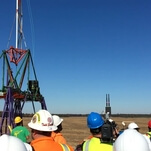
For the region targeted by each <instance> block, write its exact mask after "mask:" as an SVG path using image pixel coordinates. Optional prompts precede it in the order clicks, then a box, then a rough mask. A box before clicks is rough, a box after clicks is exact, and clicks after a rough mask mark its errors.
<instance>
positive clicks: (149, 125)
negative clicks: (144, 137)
mask: <svg viewBox="0 0 151 151" xmlns="http://www.w3.org/2000/svg"><path fill="white" fill-rule="evenodd" d="M148 127H149V128H151V120H150V121H149V122H148Z"/></svg>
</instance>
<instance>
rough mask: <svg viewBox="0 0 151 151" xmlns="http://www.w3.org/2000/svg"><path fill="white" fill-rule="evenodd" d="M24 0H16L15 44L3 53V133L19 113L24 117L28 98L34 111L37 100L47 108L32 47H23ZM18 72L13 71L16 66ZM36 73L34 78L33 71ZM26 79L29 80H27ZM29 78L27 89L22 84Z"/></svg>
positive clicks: (0, 57)
mask: <svg viewBox="0 0 151 151" xmlns="http://www.w3.org/2000/svg"><path fill="white" fill-rule="evenodd" d="M22 20H23V15H22V2H21V0H16V48H14V47H12V46H11V47H10V48H9V49H8V50H3V51H2V54H1V55H0V59H2V70H1V71H2V72H1V73H0V74H2V83H1V82H0V83H1V84H2V86H1V89H0V99H1V100H2V99H3V100H4V107H3V112H2V117H1V119H0V120H1V121H0V135H2V134H4V133H6V134H9V133H10V131H9V126H11V127H12V128H13V127H14V126H15V125H14V118H15V117H16V116H21V117H22V114H23V113H22V111H23V108H24V105H25V103H26V102H31V104H32V107H33V111H34V113H35V104H34V103H35V102H39V103H40V104H41V108H42V109H47V107H46V103H45V100H44V97H43V96H42V94H41V93H40V87H39V81H38V79H37V76H36V71H35V67H34V63H33V59H32V55H31V52H30V50H29V49H22V41H23V37H24V35H23V30H22V27H23V26H22V22H23V21H22ZM14 68H15V69H16V72H15V73H14V72H13V69H14ZM31 73H32V74H33V77H32V79H31V77H30V74H31ZM25 79H26V80H25ZM25 82H26V88H25V90H22V89H24V88H23V84H24V83H25Z"/></svg>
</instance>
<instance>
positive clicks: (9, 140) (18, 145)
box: [0, 134, 27, 151]
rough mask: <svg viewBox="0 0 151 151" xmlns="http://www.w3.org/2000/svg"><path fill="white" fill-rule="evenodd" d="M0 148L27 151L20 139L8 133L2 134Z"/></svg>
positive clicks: (3, 150) (10, 150)
mask: <svg viewBox="0 0 151 151" xmlns="http://www.w3.org/2000/svg"><path fill="white" fill-rule="evenodd" d="M0 148H1V149H0V150H1V151H27V149H26V147H25V145H24V143H23V142H22V141H21V140H20V139H18V138H17V137H14V136H9V135H6V134H3V135H2V136H0Z"/></svg>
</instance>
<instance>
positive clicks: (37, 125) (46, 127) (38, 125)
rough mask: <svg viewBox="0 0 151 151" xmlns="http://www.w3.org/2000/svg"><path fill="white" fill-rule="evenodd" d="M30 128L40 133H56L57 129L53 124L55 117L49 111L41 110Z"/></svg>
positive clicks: (31, 122) (30, 124)
mask: <svg viewBox="0 0 151 151" xmlns="http://www.w3.org/2000/svg"><path fill="white" fill-rule="evenodd" d="M28 126H29V127H30V128H32V129H35V130H39V131H48V132H49V131H55V130H57V127H56V126H55V125H54V123H53V117H52V115H51V114H50V113H49V112H48V111H47V110H39V111H38V112H37V113H35V114H34V116H33V117H32V119H31V121H30V123H28Z"/></svg>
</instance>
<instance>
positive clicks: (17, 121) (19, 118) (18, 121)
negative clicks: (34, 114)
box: [14, 116, 23, 126]
mask: <svg viewBox="0 0 151 151" xmlns="http://www.w3.org/2000/svg"><path fill="white" fill-rule="evenodd" d="M22 121H23V119H22V118H21V117H20V116H16V117H15V120H14V122H15V125H16V126H17V125H22Z"/></svg>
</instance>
